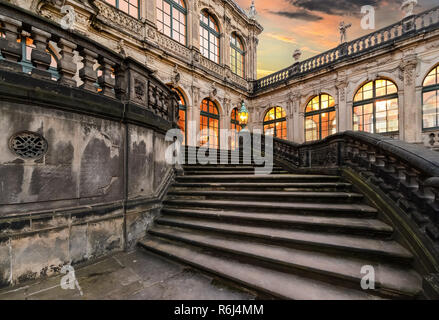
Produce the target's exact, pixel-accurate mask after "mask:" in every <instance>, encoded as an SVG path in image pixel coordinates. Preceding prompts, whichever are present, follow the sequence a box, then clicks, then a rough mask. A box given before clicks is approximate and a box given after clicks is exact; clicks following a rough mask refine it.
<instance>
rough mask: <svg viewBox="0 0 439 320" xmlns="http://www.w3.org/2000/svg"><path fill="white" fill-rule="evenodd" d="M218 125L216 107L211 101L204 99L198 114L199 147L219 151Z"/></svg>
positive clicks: (218, 117)
mask: <svg viewBox="0 0 439 320" xmlns="http://www.w3.org/2000/svg"><path fill="white" fill-rule="evenodd" d="M219 124H220V115H219V112H218V108H217V106H216V105H215V103H214V102H213V101H212V100H210V99H204V100H203V102H202V103H201V112H200V131H201V144H200V145H201V146H204V147H208V148H212V149H219V145H220V144H219V136H220V135H219Z"/></svg>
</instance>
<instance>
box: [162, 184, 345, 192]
mask: <svg viewBox="0 0 439 320" xmlns="http://www.w3.org/2000/svg"><path fill="white" fill-rule="evenodd" d="M351 188H352V185H351V184H349V183H344V182H318V183H317V182H302V183H288V182H287V183H277V182H271V183H269V182H267V183H264V182H259V183H256V182H212V183H209V182H189V183H183V182H180V183H175V184H174V185H173V186H172V189H171V190H188V189H190V190H234V191H239V190H266V191H307V190H319V191H322V190H323V191H340V190H343V191H349V190H351Z"/></svg>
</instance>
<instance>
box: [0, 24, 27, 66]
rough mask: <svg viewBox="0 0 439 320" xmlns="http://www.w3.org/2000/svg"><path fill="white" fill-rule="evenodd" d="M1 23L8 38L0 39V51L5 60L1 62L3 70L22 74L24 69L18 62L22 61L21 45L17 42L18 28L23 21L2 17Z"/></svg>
mask: <svg viewBox="0 0 439 320" xmlns="http://www.w3.org/2000/svg"><path fill="white" fill-rule="evenodd" d="M0 22H3V25H4V27H3V29H2V30H3V32H4V34H5V36H6V38H1V37H0V50H1V53H2V55H3V57H4V58H5V60H2V61H0V66H1V67H2V68H3V69H8V70H11V71H15V72H21V71H22V69H23V68H22V67H21V65H19V64H18V62H20V61H21V59H22V54H21V43H18V42H17V36H18V28H20V27H21V21H18V20H15V19H12V18H9V17H5V16H2V15H0Z"/></svg>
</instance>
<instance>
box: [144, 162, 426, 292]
mask: <svg viewBox="0 0 439 320" xmlns="http://www.w3.org/2000/svg"><path fill="white" fill-rule="evenodd" d="M241 162H242V157H241ZM254 168H255V166H254V165H245V164H238V165H205V166H200V165H187V166H184V174H183V175H180V176H178V177H177V178H176V182H175V184H174V185H173V186H172V188H171V189H170V191H169V192H168V195H167V198H166V200H165V202H164V207H163V209H162V215H161V217H160V218H158V219H157V220H156V222H155V224H154V226H153V227H152V228H151V229H150V230H148V234H147V236H146V237H145V238H144V239H143V240H142V241H140V242H139V245H140V246H142V247H143V248H145V249H147V250H149V251H153V252H155V253H157V254H160V255H163V256H165V257H168V258H171V259H175V260H177V261H179V262H182V263H185V264H187V265H190V266H192V267H194V268H196V269H199V270H202V271H204V272H207V273H209V274H211V275H214V276H216V277H218V278H220V279H224V280H227V281H228V282H229V283H230V282H231V283H234V284H237V285H239V286H242V287H245V288H246V289H249V290H252V291H254V292H256V293H259V294H260V296H261V297H270V298H280V299H324V300H326V299H331V300H332V299H414V298H417V297H418V296H419V294H420V292H421V290H422V288H421V285H422V280H421V277H420V276H419V275H418V274H417V273H416V272H415V271H414V270H413V268H412V262H413V256H412V254H411V253H410V252H409V251H408V250H407V249H405V248H404V247H403V246H401V245H400V244H399V243H398V242H396V241H395V240H393V239H392V235H393V228H392V227H391V226H389V225H387V224H386V223H384V222H382V221H380V220H379V219H378V212H377V210H376V209H375V208H373V207H371V206H370V205H368V204H367V202H366V199H364V197H363V195H362V194H360V193H358V192H356V191H355V189H354V188H353V186H352V185H350V184H349V183H346V182H344V181H343V180H342V179H341V178H340V177H338V176H328V175H303V174H291V173H289V172H287V171H285V170H284V169H282V168H281V167H277V166H275V167H274V170H273V174H271V175H264V176H257V175H254ZM364 266H373V267H374V271H375V289H374V290H363V289H362V288H361V279H362V278H363V277H364V276H365V273H362V268H363V267H364ZM363 272H364V270H363Z"/></svg>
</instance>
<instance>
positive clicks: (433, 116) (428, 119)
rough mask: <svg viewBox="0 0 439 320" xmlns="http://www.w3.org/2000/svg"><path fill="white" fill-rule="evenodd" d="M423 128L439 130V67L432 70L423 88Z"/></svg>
mask: <svg viewBox="0 0 439 320" xmlns="http://www.w3.org/2000/svg"><path fill="white" fill-rule="evenodd" d="M422 127H423V128H424V129H432V128H435V129H436V128H439V66H437V67H436V68H434V69H433V70H431V72H430V73H429V74H428V75H427V77H426V78H425V80H424V84H423V88H422Z"/></svg>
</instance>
